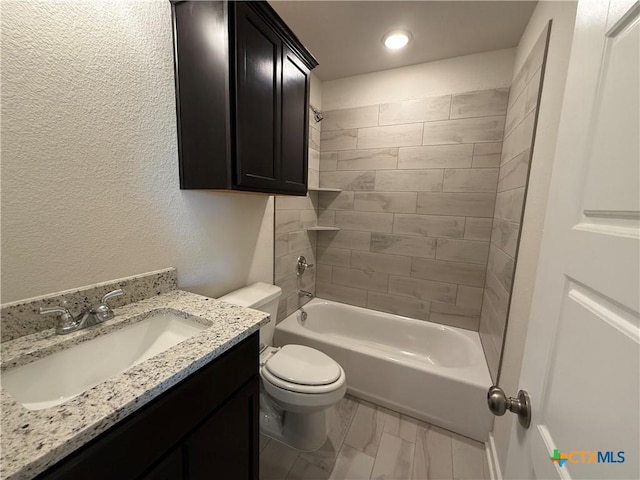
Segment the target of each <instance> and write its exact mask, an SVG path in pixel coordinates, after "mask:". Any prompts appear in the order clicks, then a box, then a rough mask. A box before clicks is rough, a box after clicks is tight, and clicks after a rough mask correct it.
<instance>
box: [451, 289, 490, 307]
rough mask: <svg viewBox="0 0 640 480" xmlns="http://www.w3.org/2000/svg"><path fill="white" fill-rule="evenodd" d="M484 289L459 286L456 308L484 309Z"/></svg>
mask: <svg viewBox="0 0 640 480" xmlns="http://www.w3.org/2000/svg"><path fill="white" fill-rule="evenodd" d="M483 294H484V289H483V288H480V287H469V286H467V285H458V295H457V296H456V306H457V307H465V308H475V309H478V310H479V309H480V307H482V295H483Z"/></svg>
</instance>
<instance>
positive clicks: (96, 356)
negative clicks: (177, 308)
mask: <svg viewBox="0 0 640 480" xmlns="http://www.w3.org/2000/svg"><path fill="white" fill-rule="evenodd" d="M205 328H207V326H206V325H204V324H201V323H198V322H195V321H191V320H186V319H184V318H182V317H179V316H177V315H175V314H173V313H170V312H166V311H161V312H155V313H152V314H151V316H149V317H148V318H146V319H144V320H142V321H140V322H137V323H134V324H132V325H129V326H126V327H123V328H121V329H119V330H115V331H113V332H111V333H107V334H104V335H101V336H98V337H96V338H93V339H91V340H87V341H85V342H83V343H81V344H78V345H74V346H72V347H69V348H67V349H65V350H62V351H60V352H56V353H53V354H51V355H49V356H47V357H44V358H42V359H40V360H36V361H35V362H32V363H29V364H27V365H22V366H19V367H15V368H12V369H10V370H7V371H6V372H3V373H2V387H3V388H4V389H5V390H6V391H7V392H8V393H9V394H10V395H11V396H12V397H13V398H15V399H16V400H17V401H18V402H20V403H22V405H24V406H25V407H26V408H28V409H29V410H42V409H44V408H49V407H53V406H55V405H59V404H61V403H64V402H66V401H67V400H69V399H71V398H73V397H75V396H76V395H80V394H81V393H83V392H85V391H87V390H89V389H90V388H92V387H95V386H96V385H98V384H100V383H102V382H104V381H105V380H107V379H109V378H111V377H113V376H115V375H118V374H120V373H122V372H124V371H125V370H127V369H128V368H130V367H132V366H134V365H137V364H138V363H141V362H143V361H145V360H147V359H149V358H151V357H153V356H154V355H157V354H159V353H161V352H164V351H165V350H168V349H169V348H171V347H173V346H174V345H177V344H178V343H180V342H182V341H183V340H186V339H187V338H190V337H192V336H193V335H195V334H196V333H198V332H200V331H201V330H204V329H205Z"/></svg>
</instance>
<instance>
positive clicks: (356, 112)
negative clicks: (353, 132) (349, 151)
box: [322, 105, 378, 130]
mask: <svg viewBox="0 0 640 480" xmlns="http://www.w3.org/2000/svg"><path fill="white" fill-rule="evenodd" d="M322 114H323V115H324V120H323V121H322V128H323V129H325V130H348V129H352V128H361V127H374V126H376V125H378V105H370V106H367V107H356V108H344V109H340V110H328V111H326V112H322Z"/></svg>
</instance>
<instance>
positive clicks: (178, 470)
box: [140, 446, 184, 480]
mask: <svg viewBox="0 0 640 480" xmlns="http://www.w3.org/2000/svg"><path fill="white" fill-rule="evenodd" d="M182 470H183V458H182V446H180V447H178V448H176V449H175V450H174V451H173V452H171V453H170V454H169V455H167V457H166V458H165V459H163V460H162V461H161V462H160V463H158V464H157V465H156V466H154V467H153V468H152V469H151V471H150V472H148V473H146V474H145V475H143V476H142V477H141V478H140V480H182V479H183V478H184V476H183V475H182Z"/></svg>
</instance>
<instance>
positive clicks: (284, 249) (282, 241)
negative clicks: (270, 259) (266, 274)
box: [274, 233, 289, 257]
mask: <svg viewBox="0 0 640 480" xmlns="http://www.w3.org/2000/svg"><path fill="white" fill-rule="evenodd" d="M287 253H289V234H288V233H284V234H280V235H276V236H275V239H274V256H275V257H282V256H283V255H286V254H287Z"/></svg>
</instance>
